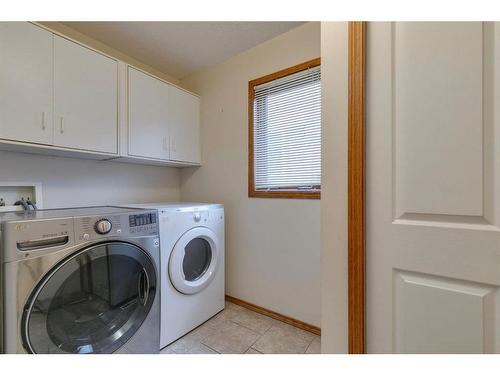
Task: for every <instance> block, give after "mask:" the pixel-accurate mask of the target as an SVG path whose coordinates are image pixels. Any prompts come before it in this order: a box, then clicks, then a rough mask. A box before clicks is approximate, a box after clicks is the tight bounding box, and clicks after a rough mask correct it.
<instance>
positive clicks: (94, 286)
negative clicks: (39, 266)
mask: <svg viewBox="0 0 500 375" xmlns="http://www.w3.org/2000/svg"><path fill="white" fill-rule="evenodd" d="M155 295H156V271H155V267H154V265H153V262H152V260H151V258H150V257H149V255H148V254H147V253H146V252H145V251H143V250H142V249H141V248H139V247H137V246H135V245H132V244H129V243H125V242H107V243H102V244H99V245H95V246H92V247H88V248H85V249H82V250H80V251H78V252H77V253H75V254H74V255H72V256H70V257H68V258H66V259H64V260H63V261H62V262H60V263H59V264H58V265H57V266H55V267H54V268H53V269H52V270H51V271H50V272H48V273H47V274H46V276H45V277H44V278H43V280H42V281H41V282H40V283H39V285H38V286H37V287H36V288H35V290H34V291H33V293H32V295H31V297H30V299H29V300H28V302H27V304H26V307H25V311H24V315H23V327H22V331H23V332H22V333H23V335H22V336H23V341H24V346H25V347H26V349H27V350H28V351H29V352H32V353H112V352H114V351H116V350H117V349H119V348H120V347H121V346H123V345H124V344H125V343H126V342H127V340H128V339H130V338H131V337H132V336H133V335H134V333H135V332H136V331H137V330H138V329H139V327H140V326H141V324H142V323H143V322H144V320H145V318H146V317H147V315H148V313H149V310H150V309H151V306H152V304H153V300H154V298H155Z"/></svg>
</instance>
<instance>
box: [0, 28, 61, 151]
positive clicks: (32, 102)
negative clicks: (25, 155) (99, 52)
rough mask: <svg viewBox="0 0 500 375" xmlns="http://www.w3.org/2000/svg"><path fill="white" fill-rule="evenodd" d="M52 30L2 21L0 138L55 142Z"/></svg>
mask: <svg viewBox="0 0 500 375" xmlns="http://www.w3.org/2000/svg"><path fill="white" fill-rule="evenodd" d="M52 62H53V60H52V33H50V32H48V31H46V30H44V29H41V28H39V27H37V26H34V25H32V24H30V23H27V22H1V23H0V138H3V139H7V140H14V141H23V142H33V143H42V144H51V143H52V87H53V86H52V82H53V80H52V71H53V70H52V67H53V65H52Z"/></svg>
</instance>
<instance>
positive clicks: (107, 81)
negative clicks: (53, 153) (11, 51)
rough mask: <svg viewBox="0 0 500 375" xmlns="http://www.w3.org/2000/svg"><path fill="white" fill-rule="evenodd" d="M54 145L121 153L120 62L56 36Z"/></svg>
mask: <svg viewBox="0 0 500 375" xmlns="http://www.w3.org/2000/svg"><path fill="white" fill-rule="evenodd" d="M54 144H55V145H57V146H62V147H70V148H76V149H82V150H89V151H98V152H106V153H113V154H116V153H117V152H118V62H117V61H116V60H113V59H111V58H109V57H106V56H104V55H102V54H100V53H97V52H95V51H93V50H91V49H88V48H85V47H83V46H81V45H79V44H76V43H73V42H71V41H69V40H67V39H64V38H61V37H59V36H57V35H54Z"/></svg>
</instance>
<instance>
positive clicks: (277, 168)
mask: <svg viewBox="0 0 500 375" xmlns="http://www.w3.org/2000/svg"><path fill="white" fill-rule="evenodd" d="M248 90H249V92H248V97H249V103H248V120H249V121H248V122H249V124H248V126H249V129H248V134H249V158H248V159H249V160H248V163H249V168H248V172H249V173H248V174H249V176H248V182H249V184H248V195H249V196H250V197H263V198H312V199H318V198H319V197H320V188H321V70H320V59H319V58H318V59H314V60H311V61H308V62H306V63H303V64H300V65H297V66H294V67H291V68H288V69H285V70H281V71H279V72H276V73H273V74H270V75H268V76H265V77H262V78H258V79H255V80H253V81H250V82H249V84H248Z"/></svg>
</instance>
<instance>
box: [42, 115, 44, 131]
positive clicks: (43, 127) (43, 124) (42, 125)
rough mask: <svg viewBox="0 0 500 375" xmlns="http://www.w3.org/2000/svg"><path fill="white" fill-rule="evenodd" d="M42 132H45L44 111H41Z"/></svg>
mask: <svg viewBox="0 0 500 375" xmlns="http://www.w3.org/2000/svg"><path fill="white" fill-rule="evenodd" d="M42 130H45V111H42Z"/></svg>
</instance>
